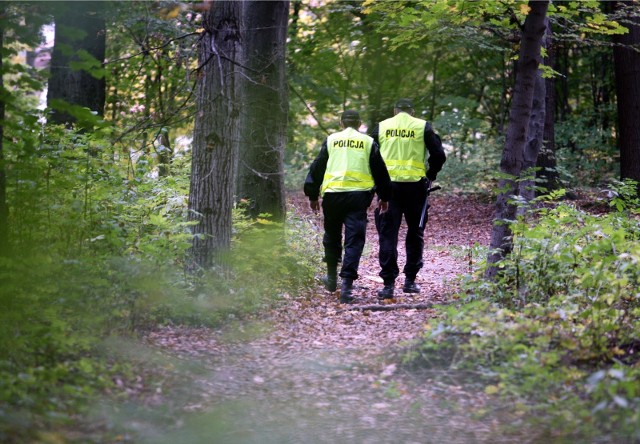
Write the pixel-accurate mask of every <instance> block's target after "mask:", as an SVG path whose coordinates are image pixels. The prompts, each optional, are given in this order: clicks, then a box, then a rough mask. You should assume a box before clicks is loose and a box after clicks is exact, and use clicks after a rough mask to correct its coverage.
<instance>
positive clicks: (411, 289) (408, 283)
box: [402, 278, 420, 293]
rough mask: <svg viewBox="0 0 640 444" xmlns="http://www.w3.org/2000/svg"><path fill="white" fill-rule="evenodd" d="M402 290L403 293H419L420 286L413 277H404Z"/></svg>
mask: <svg viewBox="0 0 640 444" xmlns="http://www.w3.org/2000/svg"><path fill="white" fill-rule="evenodd" d="M402 291H404V292H405V293H420V286H419V285H418V284H416V281H415V278H414V279H410V278H406V279H405V280H404V285H403V286H402Z"/></svg>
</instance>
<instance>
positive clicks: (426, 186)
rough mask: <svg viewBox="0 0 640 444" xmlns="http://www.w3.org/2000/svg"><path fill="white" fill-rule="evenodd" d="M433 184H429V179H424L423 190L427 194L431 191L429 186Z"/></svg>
mask: <svg viewBox="0 0 640 444" xmlns="http://www.w3.org/2000/svg"><path fill="white" fill-rule="evenodd" d="M432 183H433V182H431V181H430V180H429V179H425V182H424V190H425V191H426V192H427V193H428V192H429V190H430V189H431V185H432Z"/></svg>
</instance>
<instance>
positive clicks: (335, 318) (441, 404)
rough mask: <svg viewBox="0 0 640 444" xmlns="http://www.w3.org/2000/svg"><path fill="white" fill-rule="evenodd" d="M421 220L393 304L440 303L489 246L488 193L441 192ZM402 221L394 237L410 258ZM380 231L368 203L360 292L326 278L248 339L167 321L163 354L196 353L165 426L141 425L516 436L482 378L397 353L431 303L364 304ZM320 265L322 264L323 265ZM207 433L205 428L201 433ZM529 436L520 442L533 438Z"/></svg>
mask: <svg viewBox="0 0 640 444" xmlns="http://www.w3.org/2000/svg"><path fill="white" fill-rule="evenodd" d="M289 200H290V203H289V205H290V206H291V207H292V208H293V210H294V211H296V212H302V213H305V212H306V213H308V216H309V217H311V218H316V219H315V223H316V226H319V227H322V219H321V215H311V213H310V210H309V208H308V202H307V201H306V200H305V198H304V196H302V195H299V194H296V195H293V196H290V199H289ZM431 204H432V208H431V210H430V214H429V223H428V225H427V229H426V231H425V251H424V267H423V268H422V270H421V271H420V273H419V275H418V277H417V279H416V281H417V283H418V284H420V285H421V287H422V292H421V293H420V294H403V293H402V291H401V285H402V279H403V276H400V277H399V278H398V280H397V281H396V298H395V299H394V300H393V301H392V304H390V305H401V306H403V307H410V306H416V305H419V306H424V307H426V306H431V307H432V306H434V305H438V304H448V303H451V302H453V301H454V300H455V299H454V298H455V296H454V295H455V294H456V290H457V289H458V287H457V285H458V284H457V278H458V276H459V275H461V274H464V273H468V272H469V267H470V261H473V260H474V258H472V257H471V255H470V252H471V248H470V247H472V246H473V245H474V244H476V243H477V244H479V245H483V246H487V245H488V244H489V239H490V230H491V218H492V205H490V204H488V203H483V202H481V201H479V200H477V199H474V198H471V197H468V196H442V195H438V196H434V197H433V198H432V199H431ZM404 234H405V233H404V227H403V231H402V232H401V235H400V242H399V248H398V256H399V264H400V267H402V266H403V264H404V259H405V254H404V246H403V245H404ZM377 251H378V247H377V234H376V232H375V226H374V223H373V208H371V209H370V213H369V223H368V228H367V246H366V248H365V252H364V254H363V257H362V260H361V264H360V269H359V273H360V279H358V280H357V281H356V282H355V283H354V284H355V288H356V289H355V292H354V294H355V296H356V303H355V304H353V305H345V304H340V303H339V291H337V292H334V293H329V292H327V291H326V290H324V289H323V287H322V285H321V283H320V282H319V281H318V284H317V286H316V288H314V289H313V290H312V291H310V292H308V293H307V294H300V295H285V296H284V297H285V299H286V301H285V302H286V303H284V304H282V305H280V306H279V307H277V308H275V309H274V310H272V311H270V312H268V313H265V314H264V316H263V319H261V320H260V322H262V323H267V324H268V325H269V328H268V329H266V330H265V331H266V333H265V334H264V335H262V336H259V337H257V338H254V339H251V340H246V341H241V340H236V339H233V338H231V339H230V337H229V336H228V335H226V332H225V331H224V330H212V329H207V328H189V327H180V326H167V327H163V328H159V329H157V330H155V331H153V332H151V333H150V334H149V335H148V336H147V338H146V341H147V342H148V343H149V344H151V345H153V346H154V347H156V348H158V349H160V350H161V351H162V352H163V353H164V354H165V355H168V356H171V357H173V358H175V359H178V360H187V361H189V362H191V363H193V362H195V363H197V365H196V366H195V368H194V367H193V366H192V367H190V368H189V370H188V372H186V373H185V372H183V373H182V377H183V379H184V380H185V382H187V381H188V384H186V385H187V386H188V388H186V389H184V390H185V391H184V393H183V394H182V396H183V397H182V398H180V399H181V400H180V401H178V399H179V397H178V396H174V397H173V398H171V396H172V395H171V394H170V393H171V390H164V391H163V394H164V396H165V401H166V402H167V403H169V404H170V403H172V402H173V403H174V404H175V405H174V409H175V410H177V411H183V412H195V413H192V414H191V415H190V416H187V417H186V419H185V418H182V417H181V415H173V416H172V420H170V421H169V422H168V423H166V424H163V427H158V426H157V425H156V426H148V427H147V428H146V429H145V428H142V429H140V428H139V430H138V433H139V435H140V436H141V437H142V438H143V439H144V440H147V441H150V442H151V441H152V442H226V443H284V442H292V443H297V442H301V443H302V442H304V443H325V442H326V443H335V442H347V441H351V442H356V443H399V442H402V443H442V442H447V443H472V442H473V443H475V442H491V443H498V442H512V440H511V439H510V438H509V437H508V436H502V435H500V434H499V433H498V427H499V426H500V421H499V420H498V419H496V418H494V417H491V416H487V415H481V414H479V413H478V412H483V411H486V410H487V402H488V401H487V395H486V394H485V393H484V392H483V391H482V390H477V391H470V390H468V389H465V388H463V387H464V386H465V381H458V380H456V378H457V376H456V375H444V377H443V375H440V376H438V374H437V373H438V372H437V371H434V372H431V373H428V372H427V373H425V374H423V375H418V374H415V373H413V372H410V371H408V370H407V369H405V368H404V367H403V366H402V365H400V363H399V362H398V356H399V354H398V353H397V352H399V351H401V350H403V348H404V347H406V346H407V345H409V344H410V343H411V342H412V341H413V340H414V339H416V338H417V337H418V336H419V335H420V333H421V332H423V331H424V329H425V325H427V324H428V323H429V322H431V321H433V319H434V317H435V316H437V311H436V310H435V309H434V308H421V309H406V308H402V309H393V310H388V311H373V310H366V309H365V310H357V309H355V310H354V309H352V308H357V307H358V306H368V305H374V304H378V301H377V297H376V292H377V290H378V289H379V288H380V286H381V282H382V281H381V279H380V278H379V277H378V271H379V266H378V261H377ZM323 271H324V270H319V275H321V274H322V272H323ZM203 437H206V439H204V438H203ZM526 441H527V440H526V439H522V440H520V442H526Z"/></svg>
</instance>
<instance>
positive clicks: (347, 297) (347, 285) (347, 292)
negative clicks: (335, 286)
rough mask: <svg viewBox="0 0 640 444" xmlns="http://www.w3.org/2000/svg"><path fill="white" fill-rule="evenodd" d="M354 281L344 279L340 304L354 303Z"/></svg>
mask: <svg viewBox="0 0 640 444" xmlns="http://www.w3.org/2000/svg"><path fill="white" fill-rule="evenodd" d="M352 293H353V279H349V278H343V279H342V288H340V302H342V303H343V304H350V303H352V302H353V299H354V297H353V294H352Z"/></svg>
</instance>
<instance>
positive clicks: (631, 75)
mask: <svg viewBox="0 0 640 444" xmlns="http://www.w3.org/2000/svg"><path fill="white" fill-rule="evenodd" d="M616 6H617V7H622V6H629V7H635V8H637V2H633V1H627V2H618V3H617V4H616ZM630 20H631V21H632V22H631V23H627V22H625V23H623V24H624V26H626V27H627V28H629V32H628V33H627V34H623V35H617V36H615V38H614V41H615V43H617V45H616V46H615V47H614V49H613V57H614V65H615V78H616V94H617V98H618V126H619V128H618V129H619V131H618V134H619V136H618V147H619V148H620V177H621V179H623V180H624V179H633V180H635V181H638V182H639V183H640V125H638V122H640V52H638V51H640V50H639V49H638V44H640V19H639V18H638V16H637V15H634V16H633V17H631V18H630ZM631 45H635V48H632V47H631ZM639 191H640V186H639Z"/></svg>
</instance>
